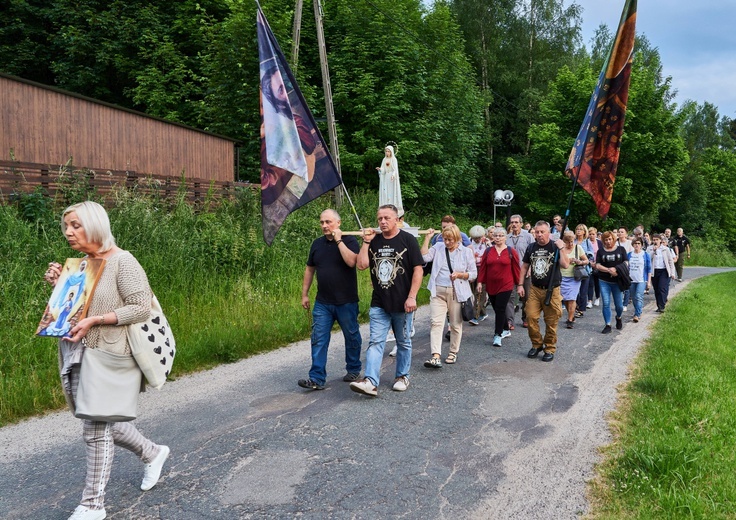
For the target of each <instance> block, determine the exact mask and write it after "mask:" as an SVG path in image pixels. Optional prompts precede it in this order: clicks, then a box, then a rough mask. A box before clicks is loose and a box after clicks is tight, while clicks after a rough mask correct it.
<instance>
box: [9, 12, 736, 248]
mask: <svg viewBox="0 0 736 520" xmlns="http://www.w3.org/2000/svg"><path fill="white" fill-rule="evenodd" d="M0 5H2V12H3V17H2V19H0V70H2V71H3V72H5V73H8V74H13V75H16V76H20V77H23V78H27V79H30V80H35V81H38V82H41V83H46V84H49V85H55V86H57V87H60V88H64V89H67V90H71V91H73V92H77V93H80V94H84V95H87V96H91V97H94V98H97V99H101V100H104V101H107V102H111V103H115V104H118V105H121V106H125V107H129V108H133V109H136V110H140V111H143V112H147V113H149V114H151V115H155V116H159V117H163V118H166V119H169V120H172V121H178V122H181V123H185V124H188V125H192V126H195V127H198V128H202V129H205V130H209V131H212V132H216V133H219V134H223V135H227V136H229V137H233V138H237V139H240V140H242V142H243V147H242V150H241V165H242V169H241V177H242V178H243V179H244V180H251V181H257V180H258V175H259V164H258V160H259V154H258V146H259V141H258V136H259V124H260V123H259V115H258V63H257V59H258V58H257V57H258V53H257V48H256V36H255V10H256V4H255V2H253V1H251V0H196V1H195V0H181V1H176V2H171V1H168V0H167V1H162V0H146V1H145V2H144V1H141V0H124V1H123V0H105V1H102V0H52V1H51V2H49V1H46V0H0ZM294 5H295V2H294V0H264V1H263V2H262V8H263V11H264V13H265V14H266V17H267V18H268V20H269V23H270V25H271V27H272V29H273V30H274V33H275V34H276V37H277V39H278V40H279V42H280V44H281V47H282V49H283V50H284V53H285V54H286V55H287V57H289V56H291V49H292V31H293V17H294ZM622 5H623V2H622ZM323 11H324V24H325V37H326V44H327V52H328V56H329V61H330V72H331V82H332V88H333V95H334V105H335V115H336V119H337V125H338V138H339V143H340V156H341V164H342V173H343V177H344V181H345V184H346V186H347V188H348V189H349V190H355V189H369V190H372V189H375V188H376V187H377V185H378V179H377V176H376V174H375V167H376V165H378V164H379V161H380V158H381V157H382V155H383V152H382V149H383V146H384V144H385V143H386V142H388V141H395V142H396V143H398V147H399V154H398V158H399V164H400V171H401V179H402V191H403V196H404V205H405V207H406V208H407V210H408V211H409V212H415V213H417V214H426V213H430V212H431V213H438V212H443V211H452V212H454V213H457V214H464V215H474V216H481V215H482V216H486V217H487V216H488V215H490V214H492V212H493V207H492V193H493V191H494V190H496V189H499V188H501V189H511V190H513V191H514V193H515V194H516V199H515V202H514V206H513V209H514V210H516V211H518V212H520V213H522V214H523V215H524V217H525V218H527V219H530V220H531V219H536V218H538V217H545V218H549V217H550V216H551V215H552V214H553V213H559V212H562V211H564V208H565V205H566V202H567V197H568V193H569V190H570V187H571V181H570V180H569V179H567V178H566V177H565V176H564V174H563V170H564V166H565V162H566V160H567V157H568V154H569V152H570V149H571V147H572V144H573V141H574V139H575V136H576V135H577V132H578V129H579V126H580V123H581V122H582V118H583V115H584V112H585V110H586V107H587V104H588V101H589V98H590V94H591V92H592V90H593V86H594V84H595V81H596V79H597V77H598V73H599V72H600V68H601V66H602V63H603V61H604V60H605V57H606V55H607V53H608V50H609V48H610V44H611V40H612V37H613V31H615V27H611V28H609V27H605V26H602V27H601V28H600V29H599V30H598V32H597V33H596V36H595V38H594V39H593V41H591V42H587V45H585V43H584V42H583V41H582V39H581V29H580V27H581V15H582V13H581V8H580V7H579V6H577V5H575V4H573V5H571V6H568V7H565V6H564V4H563V1H562V0H436V1H434V2H432V3H428V2H422V1H421V0H391V1H388V0H325V1H324V2H323ZM617 22H618V20H615V21H612V23H617ZM316 41H317V38H316V34H315V23H314V17H313V13H312V5H311V2H305V6H304V16H303V23H302V30H301V45H300V48H299V60H298V63H297V64H292V66H293V68H295V69H296V77H297V80H298V81H299V82H300V86H301V88H302V91H303V93H304V95H305V98H306V99H307V101H308V103H309V105H310V107H311V109H312V111H313V112H314V114H315V117H317V118H318V120H319V119H322V120H323V119H324V114H325V108H324V98H323V94H322V79H321V72H320V66H319V55H318V49H317V45H316ZM675 91H676V86H675V85H673V84H672V81H671V78H669V77H664V76H663V73H662V64H661V60H660V55H659V52H658V50H657V48H656V47H654V46H653V45H651V44H650V42H649V41H648V40H647V38H646V35H644V34H639V35H638V38H637V48H636V55H635V61H634V69H633V72H632V80H631V90H630V97H629V111H628V114H627V120H626V128H625V132H624V137H623V140H622V147H621V162H620V166H619V170H618V177H617V182H616V188H615V190H614V195H613V205H612V208H611V212H610V214H609V219H608V221H607V222H606V223H605V224H603V225H604V226H614V225H619V224H625V225H630V226H631V225H634V224H639V223H642V224H644V225H645V226H646V227H653V228H655V229H661V228H663V227H664V226H673V227H677V226H682V227H683V228H685V230H686V233H689V234H694V235H701V236H703V237H705V238H707V239H708V240H711V241H715V242H718V243H722V244H724V245H726V246H727V247H729V248H730V249H731V250H736V235H734V234H733V232H731V230H732V229H734V226H733V224H735V223H736V222H734V221H735V220H736V121H734V120H731V119H728V118H726V117H721V116H720V115H719V113H718V110H717V107H715V106H713V105H711V104H709V103H704V104H702V105H700V104H697V103H692V102H685V103H682V104H680V105H677V104H675V103H674V101H673V99H674V95H675ZM321 124H324V123H321ZM323 133H324V134H325V135H326V132H324V129H323ZM7 154H8V151H4V152H3V155H5V156H7ZM63 159H64V158H60V161H63ZM571 218H572V220H573V221H574V222H577V221H585V222H588V223H592V224H601V222H600V220H599V218H598V216H597V213H596V212H595V208H594V206H593V204H592V201H591V199H590V197H589V196H588V195H587V194H586V193H585V192H583V191H582V190H579V191H578V192H576V195H575V199H574V203H573V209H572V215H571Z"/></svg>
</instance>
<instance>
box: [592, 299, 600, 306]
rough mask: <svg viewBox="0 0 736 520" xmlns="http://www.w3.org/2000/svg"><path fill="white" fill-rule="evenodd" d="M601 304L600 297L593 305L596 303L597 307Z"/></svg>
mask: <svg viewBox="0 0 736 520" xmlns="http://www.w3.org/2000/svg"><path fill="white" fill-rule="evenodd" d="M600 304H601V299H600V298H596V299H595V301H594V302H593V305H595V306H596V307H598V306H599V305H600Z"/></svg>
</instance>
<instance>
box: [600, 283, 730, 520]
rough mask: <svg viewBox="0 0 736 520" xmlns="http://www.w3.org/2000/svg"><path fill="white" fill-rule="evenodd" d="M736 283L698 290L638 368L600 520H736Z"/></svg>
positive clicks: (605, 477) (618, 423)
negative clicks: (735, 470) (734, 341)
mask: <svg viewBox="0 0 736 520" xmlns="http://www.w3.org/2000/svg"><path fill="white" fill-rule="evenodd" d="M734 287H736V273H733V272H732V273H724V274H719V275H715V276H709V277H706V278H702V279H699V280H695V281H694V282H692V284H691V285H690V287H688V288H687V290H686V291H685V292H684V293H682V294H680V295H679V296H678V297H677V298H676V299H674V300H673V301H672V303H671V305H669V306H668V307H667V312H666V313H665V314H664V315H663V316H662V317H661V319H660V320H658V322H657V324H656V325H655V326H654V330H653V333H652V336H651V338H650V340H649V341H648V342H647V344H646V345H645V347H644V349H643V351H642V354H641V355H640V357H639V359H638V360H637V364H636V367H635V369H634V372H633V375H632V379H631V381H630V382H629V383H628V385H627V387H626V390H625V396H624V399H623V405H622V406H621V407H620V408H619V410H618V411H617V412H616V413H615V414H614V415H613V417H612V420H613V421H612V425H613V427H614V429H615V442H614V443H613V444H612V445H611V446H609V447H607V448H606V449H605V451H604V455H605V460H604V462H603V463H602V464H601V465H599V467H598V477H597V479H596V480H595V482H594V483H593V484H592V486H591V496H592V503H593V507H592V511H591V513H590V514H589V518H592V519H614V518H615V519H622V518H624V519H625V518H647V519H649V518H652V519H656V518H662V519H665V518H677V519H679V518H707V519H733V518H736V473H735V472H734V470H733V468H734V467H736V451H735V450H734V440H733V432H734V431H736V407H734V404H733V396H734V395H736V357H734V350H733V349H734V343H733V338H734V337H735V336H736V321H734V319H733V309H734V308H735V307H736V293H735V292H734V290H733V288H734Z"/></svg>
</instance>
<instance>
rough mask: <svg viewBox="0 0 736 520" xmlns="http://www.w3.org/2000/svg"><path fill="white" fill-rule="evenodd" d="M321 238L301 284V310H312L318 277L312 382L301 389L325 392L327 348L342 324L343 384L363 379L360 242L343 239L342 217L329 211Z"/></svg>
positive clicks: (307, 381) (302, 383)
mask: <svg viewBox="0 0 736 520" xmlns="http://www.w3.org/2000/svg"><path fill="white" fill-rule="evenodd" d="M319 224H320V226H321V227H322V236H321V237H320V238H318V239H317V240H315V241H314V242H312V248H311V249H310V250H309V258H308V259H307V267H306V269H305V270H304V281H303V282H302V307H304V308H305V309H307V310H309V288H310V287H311V286H312V280H313V278H314V275H315V274H316V275H317V296H316V298H315V299H314V308H313V309H312V368H311V369H310V370H309V379H300V380H299V381H298V385H299V386H301V387H302V388H311V389H313V390H322V389H323V388H324V387H325V382H326V379H327V370H326V366H327V348H328V347H329V345H330V337H331V335H332V326H333V325H334V324H335V321H337V323H339V324H340V328H341V329H342V334H343V336H344V338H345V369H346V370H347V374H346V375H345V377H343V378H342V380H343V381H349V382H352V381H357V380H358V379H359V378H360V369H361V364H360V348H361V345H362V339H361V337H360V326H359V324H358V276H357V273H356V271H355V265H356V263H357V260H358V251H359V250H360V247H359V246H358V240H357V239H356V238H355V237H351V236H345V237H343V236H342V231H341V230H340V215H338V213H337V211H335V210H333V209H326V210H324V211H323V212H322V214H321V215H320V216H319Z"/></svg>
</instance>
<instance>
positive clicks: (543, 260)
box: [531, 248, 555, 280]
mask: <svg viewBox="0 0 736 520" xmlns="http://www.w3.org/2000/svg"><path fill="white" fill-rule="evenodd" d="M554 259H555V256H554V254H552V253H550V252H549V251H547V250H546V249H541V248H540V249H537V250H536V251H534V252H533V253H532V254H531V268H532V276H533V277H534V278H535V279H537V280H545V279H547V276H549V273H550V270H551V269H552V264H553V263H554Z"/></svg>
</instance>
